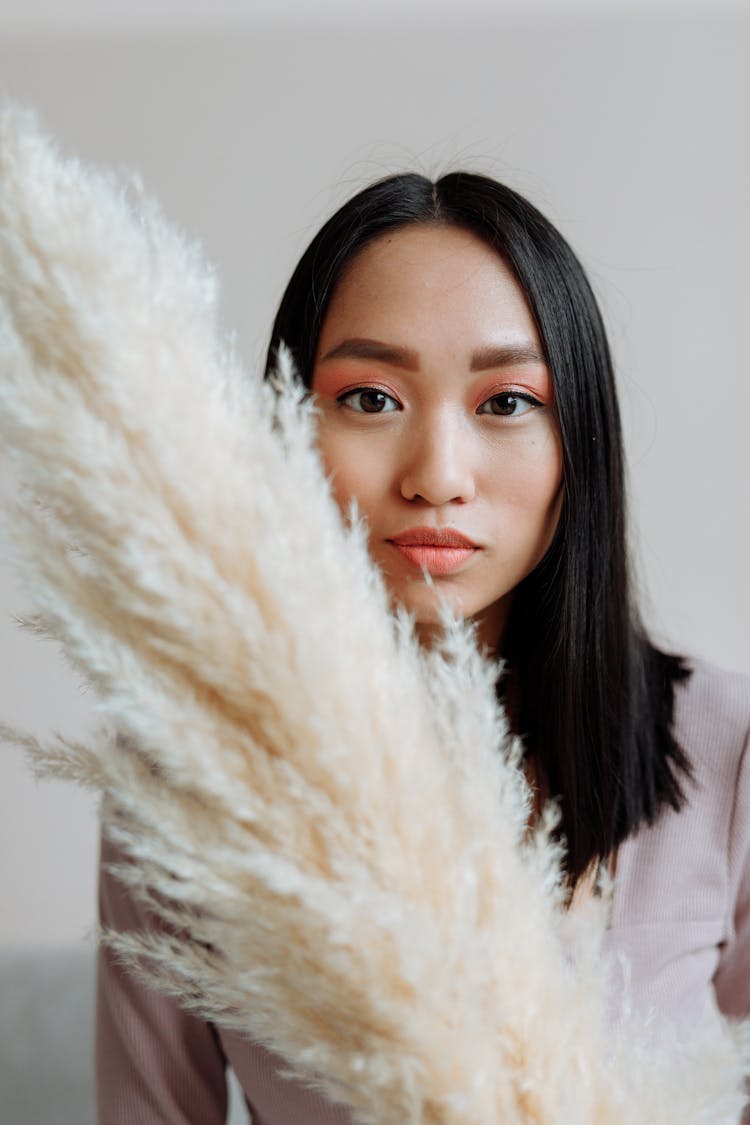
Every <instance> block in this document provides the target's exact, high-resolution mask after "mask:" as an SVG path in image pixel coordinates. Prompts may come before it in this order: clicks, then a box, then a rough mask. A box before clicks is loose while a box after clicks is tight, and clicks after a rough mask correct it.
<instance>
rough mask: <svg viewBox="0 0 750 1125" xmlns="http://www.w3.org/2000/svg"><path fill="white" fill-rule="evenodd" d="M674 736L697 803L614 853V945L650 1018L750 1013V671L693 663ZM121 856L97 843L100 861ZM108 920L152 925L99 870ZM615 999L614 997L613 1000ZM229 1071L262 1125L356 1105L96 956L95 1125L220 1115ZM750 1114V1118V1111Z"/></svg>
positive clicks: (310, 1122)
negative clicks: (295, 1075) (335, 1101)
mask: <svg viewBox="0 0 750 1125" xmlns="http://www.w3.org/2000/svg"><path fill="white" fill-rule="evenodd" d="M675 733H676V735H677V738H678V740H679V741H680V743H681V744H682V746H683V747H684V749H685V750H686V752H687V754H688V756H689V757H690V759H691V761H692V763H693V766H694V769H695V783H694V784H693V785H690V786H689V789H688V798H689V800H688V804H687V806H686V807H685V808H684V809H683V810H682V811H681V812H680V813H679V814H676V813H674V812H672V811H671V810H668V811H665V812H664V813H663V814H662V815H661V816H660V817H659V819H658V821H657V823H656V824H655V825H653V826H651V827H645V828H643V829H641V830H640V831H639V832H638V833H637V834H636V835H635V836H634V837H633V838H631V839H630V840H628V841H627V842H626V843H625V844H624V845H622V847H621V848H620V849H619V851H618V855H617V874H616V877H615V888H614V903H613V912H612V921H611V926H610V929H609V930H608V932H607V935H606V939H605V948H606V949H607V950H608V951H609V952H612V953H614V954H618V955H619V954H624V955H625V958H624V959H620V958H618V962H622V961H623V960H625V961H627V963H628V965H629V969H627V970H625V969H623V968H621V970H620V972H621V976H620V978H619V979H616V980H615V982H614V991H615V992H616V993H618V994H619V993H620V992H621V991H622V989H623V988H624V987H626V986H625V984H624V979H628V980H629V985H628V987H629V994H630V999H631V1002H632V1004H633V1006H635V1007H636V1008H637V1009H638V1010H640V1011H643V1012H649V1011H650V1012H653V1013H654V1015H655V1017H656V1018H655V1021H654V1025H653V1026H654V1028H655V1029H656V1030H658V1026H659V1023H660V1021H662V1020H669V1021H670V1022H672V1023H674V1024H676V1025H677V1027H678V1030H679V1031H680V1032H681V1033H682V1034H684V1035H687V1034H689V1031H690V1028H691V1027H692V1026H693V1024H694V1023H695V1021H696V1020H697V1019H698V1017H699V1015H700V1013H701V1012H702V1011H704V1010H705V1009H706V1008H708V1009H709V1010H712V1011H717V1010H721V1011H723V1012H725V1013H726V1014H728V1015H731V1016H736V1017H747V1016H750V751H748V741H749V740H750V679H748V678H747V677H745V676H741V675H736V674H731V673H727V672H723V671H719V670H718V669H716V668H713V667H711V666H709V665H706V664H704V663H701V662H698V661H695V662H694V664H693V675H692V676H691V677H690V679H689V680H688V681H687V683H686V684H682V685H680V686H679V687H678V689H677V699H676V716H675ZM114 858H115V856H114V853H113V852H112V850H111V848H110V847H109V845H107V844H106V843H104V844H103V845H102V864H103V865H105V864H107V863H110V862H112V860H113V859H114ZM100 915H101V921H102V924H103V925H105V926H109V927H113V928H115V929H119V930H127V929H141V928H144V927H145V926H147V925H149V924H151V923H150V922H149V919H148V917H147V916H146V914H145V913H144V912H143V911H142V909H141V908H140V907H139V906H138V905H137V904H135V903H134V902H133V901H132V900H131V899H130V898H129V897H128V895H127V894H126V892H125V891H124V889H123V888H122V887H121V886H120V884H119V883H117V882H116V881H115V880H114V879H113V877H112V876H111V875H109V874H108V873H107V871H106V870H105V869H104V866H102V869H101V875H100ZM618 999H619V997H618ZM227 1064H229V1065H231V1066H232V1068H233V1069H234V1071H235V1073H236V1075H237V1077H238V1079H239V1081H240V1084H241V1085H242V1088H243V1089H244V1091H245V1094H246V1097H247V1100H248V1104H249V1107H250V1109H251V1112H252V1115H253V1122H254V1125H347V1123H350V1122H351V1116H350V1114H349V1113H348V1111H347V1110H346V1109H345V1108H343V1107H341V1106H334V1105H332V1104H331V1103H330V1102H327V1101H324V1100H323V1099H322V1098H321V1097H320V1096H319V1095H318V1094H316V1093H315V1092H314V1091H311V1090H308V1089H307V1088H306V1087H304V1086H302V1085H300V1084H299V1083H297V1082H293V1081H290V1080H288V1079H285V1078H281V1077H279V1073H278V1072H279V1071H280V1070H283V1068H284V1063H283V1060H282V1059H280V1058H278V1057H277V1056H275V1055H272V1054H270V1053H269V1052H268V1051H266V1050H264V1049H263V1048H260V1047H257V1046H253V1045H252V1044H250V1043H248V1042H247V1041H246V1040H245V1039H243V1038H242V1037H241V1036H239V1035H235V1034H230V1033H227V1032H223V1031H222V1032H218V1031H217V1030H216V1029H215V1028H214V1027H212V1026H211V1025H210V1024H207V1023H204V1022H201V1021H200V1020H197V1019H196V1018H195V1017H193V1016H190V1015H188V1014H187V1013H185V1012H183V1011H182V1010H181V1009H180V1008H179V1006H178V1005H177V1004H175V1003H174V1002H173V1001H171V1000H168V999H165V998H163V997H160V996H157V995H156V994H155V993H152V992H151V991H150V990H148V989H147V988H145V987H144V986H143V985H142V984H140V983H139V982H138V981H136V980H135V979H134V978H133V977H130V976H128V975H127V974H126V973H125V972H124V971H123V970H122V969H121V968H120V967H119V966H118V965H117V964H115V963H114V962H113V961H112V959H111V957H110V956H109V955H108V954H107V953H106V952H104V953H102V954H101V955H100V959H99V977H98V1004H97V1104H98V1114H99V1118H98V1120H99V1125H223V1122H224V1121H225V1118H226V1111H227V1094H226V1084H225V1068H226V1066H227ZM744 1120H745V1122H750V1113H748V1114H746V1116H745V1119H744Z"/></svg>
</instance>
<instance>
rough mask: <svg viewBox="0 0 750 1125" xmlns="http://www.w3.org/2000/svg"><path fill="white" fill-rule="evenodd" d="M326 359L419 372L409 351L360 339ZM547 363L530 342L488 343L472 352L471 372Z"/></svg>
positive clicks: (343, 345)
mask: <svg viewBox="0 0 750 1125" xmlns="http://www.w3.org/2000/svg"><path fill="white" fill-rule="evenodd" d="M329 359H374V360H379V361H380V362H381V363H388V364H390V365H391V366H392V367H401V368H403V369H404V370H405V371H417V370H418V369H419V356H418V354H417V352H415V351H413V350H412V349H411V348H404V347H399V346H398V345H397V344H384V343H382V342H381V341H379V340H367V339H363V338H360V337H356V338H354V339H351V340H342V341H341V343H340V344H337V345H336V346H335V347H334V348H331V350H330V351H328V352H326V354H325V355H324V356H321V363H323V362H325V361H326V360H329ZM546 362H547V361H546V359H545V357H544V354H543V352H542V351H541V349H540V348H539V347H538V346H537V345H536V344H534V343H533V342H531V341H529V342H528V343H518V344H490V345H488V346H487V347H485V348H480V349H479V351H476V352H474V354H473V355H472V357H471V366H470V370H471V371H488V370H490V369H491V368H494V367H512V366H513V365H514V364H518V363H546Z"/></svg>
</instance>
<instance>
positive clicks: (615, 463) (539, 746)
mask: <svg viewBox="0 0 750 1125" xmlns="http://www.w3.org/2000/svg"><path fill="white" fill-rule="evenodd" d="M413 224H429V225H450V226H455V227H460V228H462V229H465V230H468V231H471V232H473V233H474V234H475V235H477V236H478V237H479V238H481V239H482V240H483V241H484V242H485V243H486V244H487V245H488V246H490V247H491V248H492V249H493V250H495V251H496V252H497V253H498V254H499V255H500V257H501V258H502V259H503V261H504V262H505V263H506V265H507V266H508V267H509V268H510V269H511V270H512V271H513V273H514V275H515V277H516V279H517V280H518V283H519V284H520V286H521V288H522V290H523V291H524V293H525V295H526V298H527V300H528V303H529V306H530V308H531V311H532V313H533V315H534V317H535V319H536V324H537V328H538V332H539V337H540V339H541V342H542V346H543V348H544V351H545V358H546V360H547V363H548V365H549V369H550V372H551V375H552V379H553V383H554V388H555V397H556V405H557V411H558V416H559V424H560V433H561V439H562V447H563V479H564V496H563V504H562V510H561V514H560V520H559V524H558V528H557V532H556V534H555V537H554V540H553V542H552V544H551V546H550V548H549V550H548V552H547V554H546V555H545V557H544V559H543V560H542V562H541V563H540V564H539V565H538V566H537V567H536V568H535V570H534V571H533V572H532V573H531V574H530V575H528V577H527V578H525V579H524V581H523V582H522V583H521V585H520V586H519V587H518V588H517V590H516V591H515V594H514V598H513V603H512V608H511V612H510V617H509V621H508V626H507V629H506V635H505V637H504V640H503V656H504V657H505V659H506V661H507V663H508V667H509V669H510V671H509V677H508V679H507V680H506V684H511V685H512V690H510V691H509V693H508V694H509V702H511V703H512V705H511V707H510V711H511V717H512V721H513V725H514V726H515V728H516V730H517V732H518V733H519V734H520V735H521V736H522V737H523V739H524V742H525V745H526V749H527V753H528V754H529V756H530V758H531V760H532V761H533V763H534V765H535V768H536V769H537V771H538V772H539V774H540V776H541V777H542V778H543V779H544V782H545V787H546V789H547V791H548V792H549V794H550V795H552V796H555V797H558V798H559V801H560V809H561V822H560V832H561V833H562V835H563V836H564V837H565V840H566V852H567V855H566V870H567V875H568V878H569V880H570V882H571V883H575V881H576V880H577V879H578V878H579V877H580V876H581V875H582V874H583V872H584V871H585V870H586V869H587V868H588V866H589V864H590V863H591V862H592V861H594V860H595V859H597V858H603V857H606V856H607V855H609V854H610V853H611V852H612V850H613V849H614V848H615V847H616V846H617V845H618V844H619V843H620V842H621V841H622V840H624V839H625V838H626V837H627V836H628V835H629V834H630V833H631V832H633V831H634V830H635V829H636V828H637V827H638V826H639V825H640V824H642V823H643V822H647V823H651V822H652V821H653V820H654V819H655V817H656V815H657V813H658V812H659V810H660V809H661V808H662V807H663V806H665V805H670V806H672V807H673V808H675V809H679V808H680V807H681V805H682V803H683V801H684V792H683V786H682V784H681V783H682V781H683V780H684V778H685V777H686V776H689V774H690V764H689V762H688V760H687V758H686V755H685V754H684V752H683V750H682V749H681V747H680V746H679V745H678V744H677V742H676V741H675V739H674V737H673V734H672V718H673V702H674V685H675V683H676V682H677V681H679V680H681V679H683V678H685V676H686V675H687V671H686V667H685V664H684V662H683V661H682V660H681V659H680V658H679V657H676V656H672V655H668V654H666V653H663V652H661V651H660V650H658V649H657V648H656V647H655V646H654V645H653V644H652V642H651V641H650V640H649V638H648V636H647V634H646V632H645V630H644V629H643V627H642V625H641V623H640V619H639V617H638V614H637V611H636V608H635V605H634V602H633V599H632V595H631V583H630V577H629V565H628V554H627V542H626V516H625V487H624V467H623V454H622V438H621V427H620V416H619V409H618V405H617V395H616V391H615V380H614V372H613V368H612V361H611V357H610V352H609V347H608V344H607V338H606V334H605V330H604V325H603V322H602V318H601V314H600V312H599V308H598V306H597V303H596V299H595V298H594V295H593V292H592V290H591V287H590V285H589V282H588V279H587V277H586V275H585V273H584V271H583V268H582V266H581V264H580V262H579V261H578V259H577V258H576V256H575V254H574V253H573V251H572V250H571V248H570V247H569V246H568V244H567V242H566V241H565V239H564V238H563V237H562V235H561V234H560V233H559V231H557V230H556V228H555V227H554V226H552V224H551V223H550V222H549V221H548V220H547V219H546V218H545V217H544V216H543V215H542V214H541V213H540V212H539V211H538V210H537V209H536V208H535V207H533V206H532V205H531V204H530V203H529V202H528V201H527V200H525V199H524V198H523V197H522V196H520V195H518V194H517V193H516V192H514V191H512V190H511V189H510V188H508V187H505V186H504V185H502V184H499V183H497V182H495V181H494V180H491V179H489V178H487V177H485V176H479V175H475V174H472V173H467V172H454V173H451V174H449V175H446V176H443V177H441V178H440V179H439V180H437V181H436V182H434V183H433V182H432V181H431V180H429V179H427V178H426V177H424V176H420V175H416V174H412V173H407V174H403V175H396V176H391V177H388V178H387V179H384V180H381V181H379V182H378V183H375V184H373V185H372V186H370V187H368V188H366V189H365V190H364V191H361V192H360V193H359V194H358V195H356V196H354V198H352V199H351V200H350V201H349V202H348V203H346V204H344V206H343V207H341V208H340V210H338V211H337V212H336V214H335V215H333V216H332V218H330V219H329V220H328V222H327V223H326V224H325V225H324V226H323V228H322V229H321V230H320V232H319V233H318V234H317V235H316V236H315V238H314V239H313V241H312V243H311V244H310V246H309V247H308V249H307V250H306V251H305V253H304V254H303V256H302V258H301V260H300V262H299V264H298V266H297V268H296V269H295V271H294V274H293V275H292V278H291V280H290V282H289V285H288V287H287V289H286V292H285V293H284V296H283V298H282V301H281V305H280V307H279V311H278V314H277V316H276V320H275V322H274V325H273V330H272V335H271V343H270V347H269V351H268V361H267V370H268V371H270V370H271V369H272V368H273V365H274V362H275V359H276V353H277V350H278V347H279V344H280V342H281V341H284V342H285V343H286V345H287V346H288V347H289V348H290V349H291V351H292V354H293V356H294V358H295V361H296V363H297V367H298V370H299V372H300V374H301V377H302V379H303V380H304V381H305V383H306V384H307V385H308V386H309V385H310V381H311V378H312V371H313V366H314V360H315V353H316V349H317V344H318V338H319V336H320V331H321V327H322V324H323V320H324V317H325V314H326V310H327V308H328V305H329V303H330V300H331V297H332V294H333V292H334V289H335V287H336V284H337V282H338V281H339V279H340V278H341V277H342V274H343V272H344V270H345V269H346V267H347V265H348V264H349V263H350V262H351V261H352V259H353V258H354V257H355V255H357V254H358V253H359V251H361V250H362V249H363V248H364V247H365V246H366V245H367V244H368V243H369V242H371V241H372V240H373V239H375V238H377V237H378V236H379V235H380V234H382V233H384V232H386V231H392V230H394V229H396V228H399V227H404V226H409V225H413Z"/></svg>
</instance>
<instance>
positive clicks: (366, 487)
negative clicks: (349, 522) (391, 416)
mask: <svg viewBox="0 0 750 1125" xmlns="http://www.w3.org/2000/svg"><path fill="white" fill-rule="evenodd" d="M318 451H319V452H320V457H321V460H322V462H323V466H324V468H325V470H326V473H327V474H328V476H329V478H330V480H331V490H332V492H333V495H334V498H335V500H336V503H337V504H338V505H339V507H340V508H341V509H342V511H346V510H347V508H348V506H349V502H350V500H352V499H354V500H356V501H357V503H358V505H359V508H360V510H361V511H362V513H363V514H365V515H370V514H372V510H373V508H374V505H375V503H376V500H377V498H378V496H379V495H380V494H381V490H382V487H383V483H382V481H381V480H380V476H381V475H382V463H380V459H379V458H377V457H376V456H374V455H373V453H372V452H371V451H370V450H368V448H367V444H366V443H362V442H352V441H351V440H347V438H346V437H345V436H344V435H342V434H340V433H336V432H331V431H327V430H326V429H325V427H323V428H322V429H321V430H320V431H319V433H318Z"/></svg>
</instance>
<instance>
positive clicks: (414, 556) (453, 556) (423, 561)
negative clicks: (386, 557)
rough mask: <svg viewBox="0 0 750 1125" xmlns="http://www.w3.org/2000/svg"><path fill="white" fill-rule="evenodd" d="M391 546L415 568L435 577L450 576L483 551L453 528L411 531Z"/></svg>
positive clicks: (393, 539)
mask: <svg viewBox="0 0 750 1125" xmlns="http://www.w3.org/2000/svg"><path fill="white" fill-rule="evenodd" d="M389 542H390V543H392V544H393V546H394V547H395V548H396V550H397V551H398V552H399V553H400V554H401V555H403V557H404V558H405V559H408V561H409V562H410V563H412V564H413V565H414V566H415V567H419V569H420V570H421V569H422V568H423V567H424V568H425V569H426V570H427V571H428V572H429V573H430V574H434V575H436V576H439V575H442V574H451V573H452V572H453V571H454V570H457V569H458V568H459V567H460V566H462V565H463V563H465V562H466V561H467V560H468V559H470V558H471V557H472V555H475V554H476V552H477V551H478V550H480V548H479V547H478V545H477V544H476V543H474V542H473V541H472V540H471V539H469V538H468V536H466V535H462V534H461V532H460V531H456V530H455V529H454V528H435V527H410V528H408V529H407V530H406V531H401V532H399V534H398V535H394V536H393V537H392V538H391V539H389Z"/></svg>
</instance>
